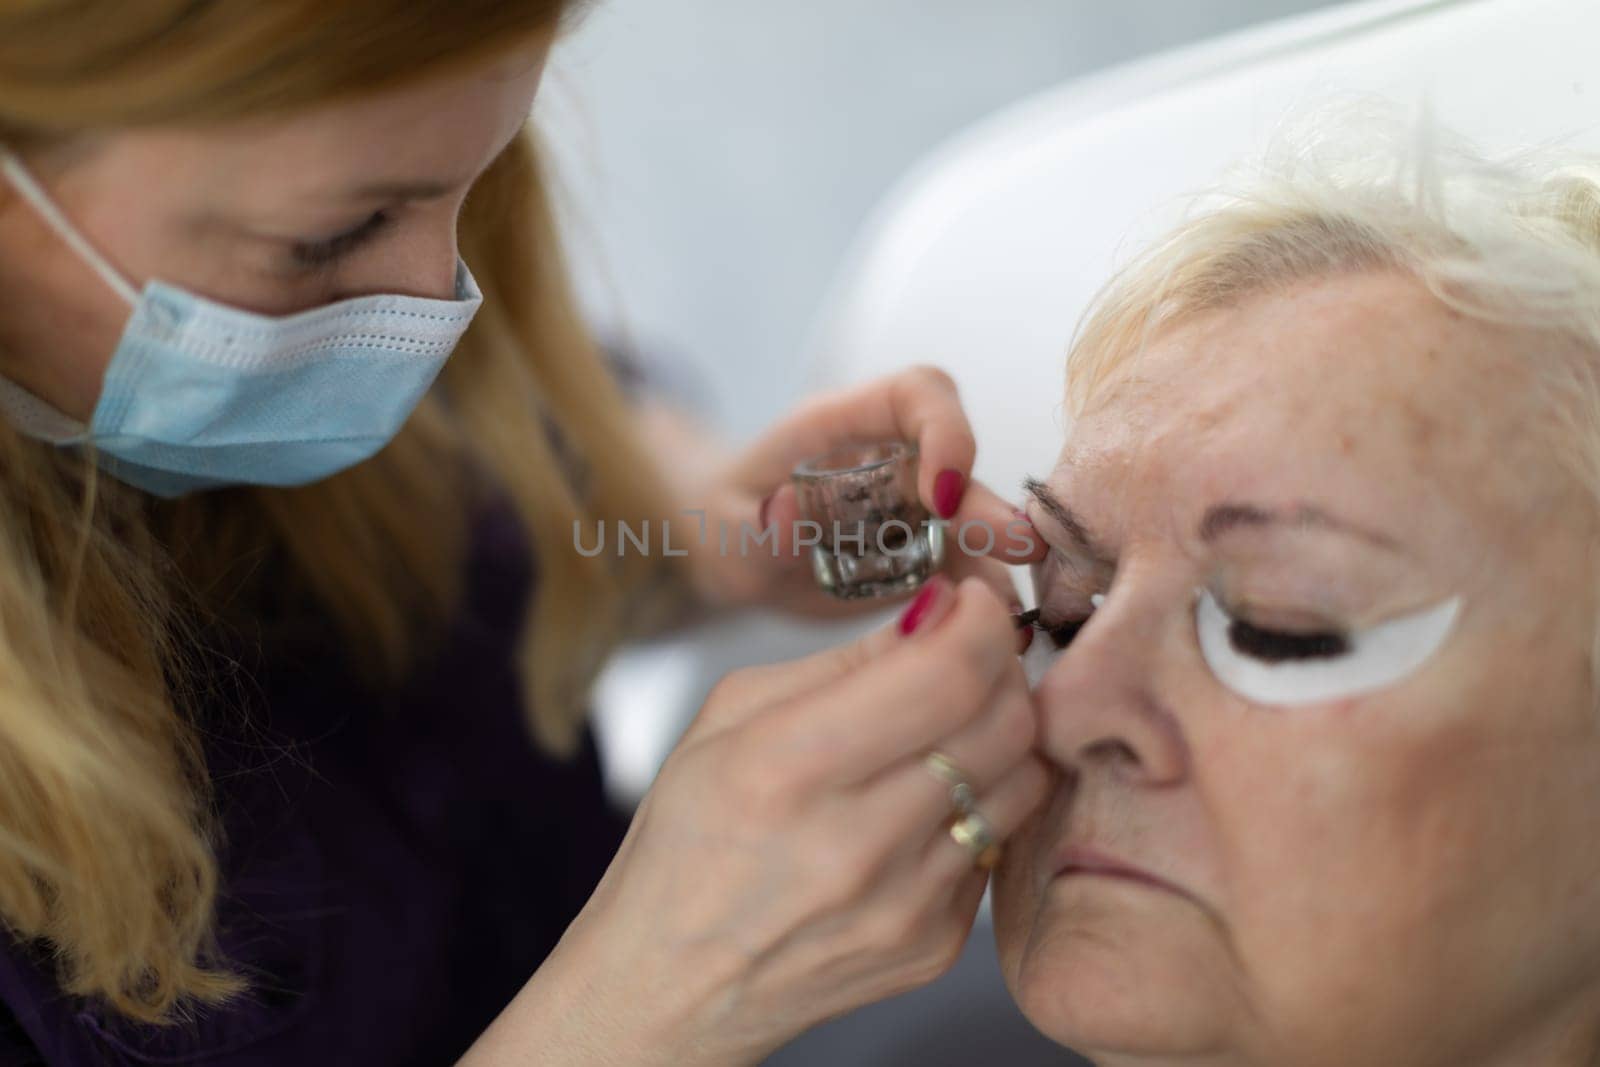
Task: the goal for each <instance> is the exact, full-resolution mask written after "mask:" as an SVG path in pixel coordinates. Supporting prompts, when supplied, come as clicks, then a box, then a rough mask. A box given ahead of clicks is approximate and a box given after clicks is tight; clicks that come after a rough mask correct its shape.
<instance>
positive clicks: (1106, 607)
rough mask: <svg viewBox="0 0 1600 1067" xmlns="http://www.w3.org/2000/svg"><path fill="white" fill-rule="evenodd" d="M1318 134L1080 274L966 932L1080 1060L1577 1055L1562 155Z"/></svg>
mask: <svg viewBox="0 0 1600 1067" xmlns="http://www.w3.org/2000/svg"><path fill="white" fill-rule="evenodd" d="M1350 128H1351V129H1353V130H1357V132H1359V133H1360V134H1361V136H1362V137H1364V138H1365V140H1364V141H1362V140H1359V139H1358V140H1357V142H1356V144H1357V150H1355V151H1347V150H1346V147H1342V142H1341V141H1340V139H1339V138H1337V137H1330V136H1329V135H1328V131H1327V129H1326V128H1324V129H1323V130H1322V132H1321V133H1320V134H1319V136H1318V137H1317V138H1316V139H1314V140H1312V141H1309V142H1305V141H1301V142H1291V147H1293V145H1294V144H1295V143H1298V144H1299V145H1300V147H1299V148H1297V149H1295V150H1293V151H1291V152H1289V153H1286V154H1283V155H1282V156H1280V157H1278V159H1277V162H1275V163H1273V164H1272V165H1270V166H1269V167H1268V168H1267V169H1266V172H1265V176H1264V177H1259V178H1257V179H1256V180H1254V181H1252V182H1251V183H1250V184H1249V186H1248V187H1246V188H1243V189H1241V190H1239V191H1238V192H1237V194H1236V195H1233V196H1231V197H1229V198H1227V199H1226V200H1225V201H1224V202H1223V203H1221V204H1220V205H1218V206H1216V207H1215V209H1214V210H1211V211H1209V212H1207V213H1203V214H1197V215H1195V216H1193V217H1192V218H1191V219H1190V221H1188V222H1187V223H1186V224H1184V225H1183V226H1182V227H1180V228H1179V229H1178V230H1177V232H1176V233H1175V234H1174V235H1172V236H1171V237H1169V238H1168V239H1167V240H1166V241H1164V242H1163V243H1161V244H1160V245H1159V246H1158V247H1156V248H1155V249H1154V250H1152V251H1151V252H1149V253H1147V254H1146V255H1145V256H1143V257H1142V258H1141V259H1139V260H1137V261H1136V262H1135V263H1134V264H1133V265H1131V266H1130V267H1129V268H1127V269H1126V271H1125V272H1124V273H1123V274H1122V275H1121V276H1120V277H1119V278H1118V279H1117V280H1116V281H1114V282H1113V284H1112V285H1111V286H1110V287H1109V288H1108V290H1107V291H1106V292H1105V293H1104V294H1103V295H1102V297H1101V299H1100V301H1099V303H1098V306H1097V308H1096V309H1095V310H1094V311H1093V312H1092V313H1091V315H1090V316H1089V318H1088V319H1087V321H1086V323H1085V326H1084V328H1083V329H1082V330H1081V331H1080V335H1079V338H1078V340H1077V342H1076V343H1075V345H1074V349H1073V352H1072V355H1071V358H1070V361H1069V372H1068V380H1069V386H1068V396H1069V405H1070V408H1071V410H1072V411H1073V413H1074V415H1075V419H1074V421H1073V425H1072V429H1071V432H1070V434H1069V436H1068V439H1067V441H1066V445H1065V447H1064V449H1063V450H1062V452H1061V454H1060V457H1059V459H1058V461H1057V462H1056V465H1055V467H1054V468H1053V470H1052V471H1051V472H1050V474H1049V475H1048V477H1047V478H1045V479H1043V480H1042V481H1040V482H1038V483H1035V484H1032V485H1031V491H1032V492H1031V495H1032V499H1031V501H1030V503H1029V505H1028V513H1029V516H1030V518H1031V519H1032V520H1033V521H1034V522H1035V523H1036V524H1037V526H1038V527H1039V529H1040V531H1041V532H1042V533H1043V535H1044V536H1045V538H1046V539H1047V540H1048V541H1049V542H1050V544H1051V546H1052V549H1053V550H1052V551H1051V553H1050V555H1049V557H1048V559H1047V560H1046V561H1044V562H1043V563H1041V564H1038V565H1037V569H1036V573H1035V581H1036V583H1037V589H1038V597H1039V602H1040V607H1041V609H1042V618H1043V620H1044V622H1045V623H1046V624H1048V625H1050V626H1054V627H1056V629H1055V630H1054V632H1053V636H1054V637H1055V640H1054V641H1049V642H1047V641H1035V642H1034V645H1035V650H1034V651H1032V652H1030V654H1029V655H1030V658H1037V659H1038V662H1035V663H1033V664H1031V666H1032V667H1033V669H1034V673H1035V681H1036V685H1037V688H1036V698H1037V703H1038V707H1039V711H1040V715H1041V739H1040V742H1039V744H1040V747H1041V748H1042V749H1043V751H1044V752H1045V753H1046V754H1047V756H1048V757H1049V760H1050V762H1051V763H1052V764H1053V765H1054V768H1055V769H1056V770H1057V771H1058V772H1059V773H1058V776H1057V785H1056V788H1055V791H1054V794H1053V797H1052V799H1051V800H1050V801H1048V802H1047V803H1046V805H1045V806H1044V807H1043V808H1042V809H1041V810H1040V812H1039V813H1038V814H1037V815H1036V816H1034V817H1033V818H1032V819H1031V820H1030V823H1029V825H1028V826H1027V827H1026V828H1025V830H1024V832H1023V833H1022V834H1021V835H1020V836H1019V837H1018V838H1017V839H1016V840H1015V841H1014V843H1013V845H1012V846H1011V848H1010V850H1009V852H1008V855H1007V857H1006V859H1005V861H1004V863H1003V864H1002V868H1001V870H1000V871H999V873H998V876H997V881H996V886H995V892H996V897H995V902H996V903H995V907H996V925H997V939H998V942H999V949H1000V956H1001V961H1002V966H1003V969H1004V972H1005V976H1006V980H1007V982H1008V984H1009V986H1010V988H1011V990H1012V992H1013V994H1014V995H1015V997H1016V998H1017V1000H1018V1002H1019V1003H1020V1004H1021V1006H1022V1008H1023V1011H1024V1012H1025V1014H1026V1015H1027V1016H1028V1018H1029V1019H1030V1020H1031V1021H1032V1022H1033V1023H1034V1024H1035V1025H1036V1026H1037V1027H1039V1028H1040V1029H1041V1030H1042V1031H1044V1032H1045V1033H1046V1034H1048V1035H1049V1036H1050V1037H1052V1038H1054V1039H1056V1040H1057V1041H1059V1042H1061V1043H1062V1044H1064V1045H1068V1046H1071V1047H1072V1048H1075V1049H1078V1050H1080V1051H1082V1052H1084V1053H1085V1054H1086V1055H1089V1056H1090V1057H1092V1058H1093V1059H1094V1060H1095V1062H1096V1063H1099V1064H1103V1065H1104V1064H1178V1063H1182V1064H1186V1065H1201V1064H1204V1065H1221V1064H1228V1065H1235V1064H1264V1065H1273V1067H1285V1065H1295V1067H1299V1065H1306V1067H1309V1065H1320V1064H1329V1065H1352V1064H1364V1065H1365V1064H1372V1065H1377V1064H1381V1065H1385V1067H1398V1065H1424V1064H1427V1065H1432V1064H1440V1065H1443V1064H1449V1065H1454V1067H1461V1065H1474V1067H1480V1065H1502V1064H1504V1065H1513V1064H1515V1065H1530V1064H1540V1065H1544V1064H1580V1063H1583V1064H1587V1063H1595V1062H1600V1060H1597V1056H1600V834H1597V832H1596V830H1597V821H1600V819H1597V815H1596V812H1597V810H1600V804H1597V802H1600V708H1597V706H1596V705H1597V693H1596V677H1597V675H1596V665H1597V626H1596V620H1597V612H1600V604H1597V599H1596V591H1597V587H1600V553H1597V551H1596V549H1597V546H1600V510H1597V503H1600V500H1597V493H1600V395H1597V390H1596V371H1597V369H1600V169H1594V168H1592V167H1588V168H1586V167H1585V166H1584V165H1581V164H1574V163H1571V162H1564V161H1554V162H1552V161H1551V160H1549V159H1547V158H1538V157H1534V156H1530V155H1525V156H1521V157H1519V158H1518V159H1517V160H1515V161H1513V162H1489V161H1487V160H1484V159H1482V158H1480V157H1477V156H1475V155H1474V154H1473V153H1472V152H1471V151H1470V150H1469V149H1467V148H1466V147H1464V146H1462V145H1460V144H1459V143H1457V142H1455V141H1454V140H1451V139H1449V138H1447V137H1443V136H1442V135H1439V134H1437V133H1436V132H1435V133H1433V134H1431V136H1428V137H1421V138H1414V137H1413V136H1412V135H1411V134H1408V133H1406V132H1404V131H1403V130H1402V129H1400V127H1399V125H1398V124H1395V123H1392V122H1387V121H1382V120H1373V119H1371V118H1370V117H1369V118H1367V119H1366V120H1365V121H1364V123H1362V125H1361V126H1359V127H1354V126H1353V127H1350ZM1385 131H1386V132H1385ZM1430 140H1431V141H1432V142H1433V143H1432V144H1430V143H1429V142H1430ZM1411 145H1418V146H1427V147H1423V148H1418V149H1415V150H1414V149H1412V148H1411V147H1409V146H1411Z"/></svg>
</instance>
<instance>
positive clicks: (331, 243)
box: [290, 208, 394, 268]
mask: <svg viewBox="0 0 1600 1067" xmlns="http://www.w3.org/2000/svg"><path fill="white" fill-rule="evenodd" d="M393 221H394V216H393V212H392V211H391V209H389V208H380V209H378V210H377V211H374V212H373V213H372V214H371V215H368V216H367V217H366V218H365V219H363V220H362V221H361V222H360V223H358V224H357V225H355V226H353V227H351V228H349V229H346V230H344V231H342V232H340V233H336V234H334V235H333V236H331V237H325V238H318V239H316V240H309V241H293V242H291V244H290V256H291V257H292V258H293V259H294V261H295V262H296V263H297V264H298V265H299V266H302V267H307V268H316V267H324V266H327V265H328V264H329V263H332V262H335V261H337V260H338V259H340V258H341V257H343V256H345V255H347V254H348V253H350V252H352V251H354V250H355V249H356V248H358V247H360V246H361V245H362V244H365V243H366V242H367V241H369V240H371V239H372V238H373V237H375V236H376V235H377V234H378V233H379V232H380V231H382V230H384V229H386V228H388V226H389V225H390V224H391V223H392V222H393Z"/></svg>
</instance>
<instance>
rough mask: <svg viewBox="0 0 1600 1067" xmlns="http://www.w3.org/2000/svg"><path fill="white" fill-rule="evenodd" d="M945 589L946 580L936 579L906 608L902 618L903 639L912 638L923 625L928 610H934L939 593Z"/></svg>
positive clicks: (901, 631) (923, 588)
mask: <svg viewBox="0 0 1600 1067" xmlns="http://www.w3.org/2000/svg"><path fill="white" fill-rule="evenodd" d="M943 588H944V578H943V577H942V576H941V577H938V578H934V579H933V580H932V581H931V582H929V583H928V584H927V585H925V586H923V587H922V592H920V593H918V594H917V598H916V599H915V600H913V601H912V602H911V603H910V605H909V606H908V607H907V608H906V610H905V614H903V615H901V616H900V634H901V636H902V637H908V636H910V635H911V634H912V633H914V632H915V631H916V629H917V627H918V626H920V625H921V624H922V620H923V619H924V618H926V617H927V615H928V609H930V608H932V607H933V605H934V604H935V602H937V601H938V599H939V593H940V591H941V590H942V589H943Z"/></svg>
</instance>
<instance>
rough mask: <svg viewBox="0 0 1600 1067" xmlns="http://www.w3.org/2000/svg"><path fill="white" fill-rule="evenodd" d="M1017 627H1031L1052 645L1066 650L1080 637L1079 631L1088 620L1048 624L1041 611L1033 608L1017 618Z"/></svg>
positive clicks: (1070, 620) (1069, 620)
mask: <svg viewBox="0 0 1600 1067" xmlns="http://www.w3.org/2000/svg"><path fill="white" fill-rule="evenodd" d="M1016 618H1017V626H1019V627H1022V626H1031V627H1033V628H1034V629H1035V630H1038V631H1039V632H1040V633H1042V634H1044V635H1045V636H1046V637H1048V638H1049V639H1050V643H1051V644H1053V645H1055V646H1056V647H1057V648H1066V647H1067V646H1068V645H1070V644H1072V639H1073V638H1074V637H1077V636H1078V631H1079V630H1081V629H1083V624H1084V623H1086V622H1088V621H1089V620H1088V619H1087V618H1082V619H1067V620H1065V621H1062V622H1046V621H1044V620H1042V619H1040V617H1039V609H1038V608H1033V609H1031V610H1029V611H1024V612H1023V613H1022V614H1020V615H1018V616H1017V617H1016Z"/></svg>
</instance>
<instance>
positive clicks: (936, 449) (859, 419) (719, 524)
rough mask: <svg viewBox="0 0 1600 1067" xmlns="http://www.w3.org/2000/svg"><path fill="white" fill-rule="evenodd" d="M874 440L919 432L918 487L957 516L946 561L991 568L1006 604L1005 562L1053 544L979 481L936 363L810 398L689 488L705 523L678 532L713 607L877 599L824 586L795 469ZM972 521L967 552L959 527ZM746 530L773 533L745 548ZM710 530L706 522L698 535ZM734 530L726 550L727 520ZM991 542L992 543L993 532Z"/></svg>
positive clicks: (868, 604)
mask: <svg viewBox="0 0 1600 1067" xmlns="http://www.w3.org/2000/svg"><path fill="white" fill-rule="evenodd" d="M877 440H900V441H909V442H912V443H915V444H916V446H917V449H918V453H919V460H918V470H917V490H918V495H919V496H920V497H921V501H922V504H923V505H924V506H925V507H926V508H927V509H928V511H929V513H930V514H932V515H935V516H938V517H940V518H944V519H947V520H949V534H950V535H949V537H947V541H946V550H945V570H946V572H948V573H949V574H950V575H951V576H952V577H953V578H956V579H958V580H959V579H960V578H962V577H965V576H968V575H975V576H977V577H980V578H982V579H983V580H984V581H985V582H987V583H989V585H990V586H991V587H993V588H994V590H995V592H996V594H997V595H999V596H1000V597H1001V598H1002V600H1003V601H1004V602H1005V603H1006V604H1007V605H1008V606H1011V605H1014V602H1015V593H1014V589H1013V586H1012V584H1011V579H1010V576H1009V572H1008V571H1007V569H1006V566H1005V564H1021V563H1030V562H1033V561H1034V560H1036V559H1038V558H1040V557H1041V556H1042V555H1043V554H1044V551H1045V548H1044V544H1043V541H1042V539H1040V538H1038V537H1037V536H1035V535H1034V534H1033V532H1032V528H1031V527H1030V526H1028V524H1027V521H1026V520H1025V519H1022V518H1019V516H1018V513H1017V511H1016V509H1015V507H1013V506H1012V505H1011V504H1008V503H1006V502H1005V501H1004V500H1002V499H1001V498H1000V497H998V496H996V495H995V494H994V493H993V492H991V491H990V490H989V489H988V488H986V487H985V486H983V485H981V484H977V483H974V482H972V481H971V476H972V461H973V457H974V455H975V453H976V451H977V446H976V444H975V443H974V441H973V436H972V428H971V426H970V425H969V424H968V423H967V417H966V413H965V412H963V411H962V409H961V401H960V398H959V397H958V396H957V395H956V387H955V383H954V382H953V381H952V380H951V378H950V376H949V375H948V374H946V373H944V372H943V371H941V370H938V369H936V368H934V367H913V368H910V369H908V370H905V371H902V372H900V373H898V374H894V375H891V376H889V377H886V378H882V379H880V380H878V381H876V382H873V383H871V384H868V385H865V386H862V387H860V388H858V389H853V390H850V391H847V392H841V393H837V394H832V395H827V396H822V397H818V398H816V399H813V400H811V401H809V402H807V403H806V404H805V405H803V406H802V407H801V408H799V409H798V410H797V411H795V412H794V413H793V414H791V415H790V416H789V417H787V418H785V419H784V420H783V421H782V422H780V423H779V424H778V425H777V426H775V427H773V428H772V429H771V430H770V431H768V432H767V433H766V434H765V435H764V436H763V437H762V438H761V439H760V440H759V441H757V442H756V443H755V445H753V446H752V447H751V448H749V449H748V450H747V451H745V452H744V453H743V454H742V455H740V456H739V457H737V459H735V460H734V462H733V463H731V464H730V465H728V466H726V467H723V468H721V469H719V470H716V471H715V472H713V473H711V474H710V475H709V476H708V477H706V478H704V479H701V480H700V481H699V482H698V483H697V484H694V487H693V488H691V489H687V490H686V493H687V495H688V496H689V498H690V500H691V503H690V504H689V505H688V506H690V507H697V508H699V507H703V508H704V509H705V519H704V525H703V527H701V528H698V529H697V528H696V525H697V520H695V519H684V517H682V516H677V517H675V519H674V524H675V527H676V530H677V532H675V533H674V536H673V542H674V543H675V544H676V545H679V546H688V553H689V561H690V564H691V572H692V580H693V582H694V585H695V591H696V593H697V594H698V596H699V598H700V600H701V601H702V602H703V603H706V604H707V605H709V606H711V607H748V606H756V605H759V606H763V607H778V608H785V609H788V610H791V611H796V612H799V613H802V614H808V615H819V616H823V615H840V614H851V613H859V612H861V611H863V610H872V609H874V608H876V607H877V606H878V604H877V603H876V602H874V601H870V600H868V601H865V602H863V601H840V600H837V599H834V598H832V597H830V596H828V595H827V594H825V593H823V592H822V591H821V590H820V589H818V588H817V585H816V581H815V579H814V578H813V577H812V572H811V559H810V553H809V551H808V550H806V549H805V548H804V547H803V546H797V540H798V538H797V536H796V524H797V522H798V521H799V520H800V519H801V518H802V516H801V514H800V509H799V504H798V501H797V499H796V494H795V490H794V487H793V485H792V484H791V483H790V481H789V476H790V473H791V472H792V471H793V470H794V467H795V465H796V464H797V463H799V462H801V461H802V460H805V459H809V458H811V457H812V456H816V455H819V454H821V453H824V452H827V451H829V450H831V449H833V448H835V447H837V446H839V445H842V444H846V443H850V442H860V441H877ZM973 523H979V524H983V526H986V527H987V529H988V531H990V533H987V534H986V533H984V532H983V530H982V528H981V527H973V528H972V530H971V536H970V538H967V539H966V540H967V542H968V547H971V548H972V549H973V552H974V553H977V552H980V551H981V550H982V549H983V548H985V547H987V549H988V551H987V552H985V553H983V554H981V555H980V554H969V553H968V552H967V551H965V549H964V548H963V547H962V546H961V545H959V544H957V543H956V542H957V534H958V533H959V532H960V531H961V530H962V528H963V527H966V526H968V524H973ZM741 529H748V530H750V531H755V532H763V531H767V530H772V531H773V533H774V535H775V537H773V538H769V539H767V540H766V541H765V542H763V543H762V544H760V545H756V546H754V547H751V548H750V549H749V551H748V552H746V551H741V547H742V546H743V540H742V538H741V537H740V533H741ZM702 530H703V531H704V533H705V536H704V538H703V539H702V538H701V536H700V535H701V532H702ZM723 530H726V531H728V538H727V542H728V549H727V550H726V551H724V550H723V545H722V538H721V537H720V536H719V534H720V531H723ZM991 541H992V543H991Z"/></svg>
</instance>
